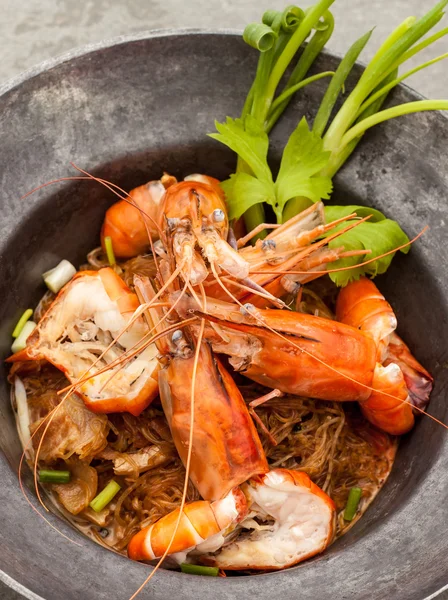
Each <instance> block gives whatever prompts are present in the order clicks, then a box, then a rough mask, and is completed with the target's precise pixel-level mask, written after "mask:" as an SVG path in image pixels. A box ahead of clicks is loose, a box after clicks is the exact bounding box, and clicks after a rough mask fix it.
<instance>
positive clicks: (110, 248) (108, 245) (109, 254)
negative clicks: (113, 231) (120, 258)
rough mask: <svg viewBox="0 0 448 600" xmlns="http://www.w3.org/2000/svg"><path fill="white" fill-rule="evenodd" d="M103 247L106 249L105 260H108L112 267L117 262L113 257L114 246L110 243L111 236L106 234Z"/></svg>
mask: <svg viewBox="0 0 448 600" xmlns="http://www.w3.org/2000/svg"><path fill="white" fill-rule="evenodd" d="M104 247H105V249H106V255H107V260H108V262H109V264H110V266H111V267H113V266H114V265H116V264H117V261H116V259H115V254H114V247H113V245H112V238H111V237H110V236H109V235H107V236H106V237H105V238H104Z"/></svg>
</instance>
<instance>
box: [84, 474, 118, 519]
mask: <svg viewBox="0 0 448 600" xmlns="http://www.w3.org/2000/svg"><path fill="white" fill-rule="evenodd" d="M120 490H121V485H120V484H118V483H117V482H116V481H115V480H114V479H112V480H111V481H109V483H108V484H107V485H106V487H105V488H104V490H103V491H102V492H100V493H99V494H98V495H97V496H95V498H94V499H93V500H92V502H91V503H90V504H89V506H90V508H92V509H93V510H94V511H95V512H101V511H102V510H103V508H105V507H106V506H107V505H108V504H109V502H110V501H111V500H113V498H114V497H115V496H116V494H118V492H119V491H120Z"/></svg>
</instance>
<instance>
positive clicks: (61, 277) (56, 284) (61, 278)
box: [42, 259, 76, 294]
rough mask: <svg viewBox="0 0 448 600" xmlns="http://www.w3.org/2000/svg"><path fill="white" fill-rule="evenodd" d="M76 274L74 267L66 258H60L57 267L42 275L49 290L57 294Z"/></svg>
mask: <svg viewBox="0 0 448 600" xmlns="http://www.w3.org/2000/svg"><path fill="white" fill-rule="evenodd" d="M75 274H76V269H75V267H74V266H73V265H72V263H71V262H69V261H68V260H65V259H64V260H61V262H60V263H59V264H58V266H57V267H55V268H54V269H50V270H49V271H47V272H46V273H44V274H43V275H42V277H43V278H44V281H45V283H46V284H47V287H48V289H49V290H51V291H52V292H53V293H55V294H57V293H58V292H59V290H60V289H62V288H63V287H64V285H65V284H66V283H68V282H69V281H70V279H71V278H72V277H73V276H74V275H75Z"/></svg>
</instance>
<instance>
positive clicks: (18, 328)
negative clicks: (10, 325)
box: [12, 308, 33, 338]
mask: <svg viewBox="0 0 448 600" xmlns="http://www.w3.org/2000/svg"><path fill="white" fill-rule="evenodd" d="M32 314H33V310H32V309H31V308H27V309H26V311H25V312H24V313H23V315H22V316H21V317H20V319H19V320H18V321H17V325H16V326H15V327H14V331H13V332H12V337H13V338H17V337H19V335H20V332H21V331H22V329H23V328H24V326H25V323H26V322H27V321H28V319H29V318H30V317H31V316H32Z"/></svg>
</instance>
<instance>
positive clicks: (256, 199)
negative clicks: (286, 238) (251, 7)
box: [211, 0, 448, 285]
mask: <svg viewBox="0 0 448 600" xmlns="http://www.w3.org/2000/svg"><path fill="white" fill-rule="evenodd" d="M333 1H334V0H319V1H318V2H317V4H316V5H315V6H313V7H311V8H309V9H308V10H307V11H306V12H305V13H304V14H302V13H301V12H300V10H296V11H293V12H292V14H293V18H292V19H291V30H290V29H288V28H285V26H284V24H283V21H284V19H283V20H282V18H281V17H282V13H279V12H278V11H268V12H267V13H265V14H264V16H263V27H270V28H271V29H272V31H273V32H274V36H276V37H275V40H274V43H273V45H272V47H270V48H263V49H261V48H260V47H259V46H257V45H253V46H254V47H256V48H258V50H260V56H259V61H258V67H257V71H256V74H255V79H254V82H253V84H252V86H251V88H250V90H249V93H248V96H247V98H246V101H245V103H244V107H243V111H242V114H241V117H240V118H239V119H232V118H230V117H227V119H226V122H225V123H216V129H217V132H218V133H214V134H211V137H212V138H214V139H216V140H218V141H219V142H221V143H222V144H225V145H226V146H228V147H229V148H230V149H231V150H233V151H234V152H235V153H236V154H237V157H238V160H237V166H236V171H235V173H234V174H232V175H231V176H230V178H229V179H228V180H227V181H224V182H223V184H222V187H223V190H224V192H225V194H226V199H227V204H228V209H229V217H230V218H231V219H238V218H239V217H241V216H243V217H244V220H245V223H246V228H247V229H248V230H252V229H254V228H255V227H257V226H259V225H260V224H261V223H264V222H266V217H265V208H266V206H267V205H270V207H271V208H270V209H269V210H270V212H271V213H272V212H274V214H275V217H276V220H277V223H284V222H285V221H287V220H288V219H290V218H291V217H293V216H295V215H296V214H297V213H298V212H301V211H302V210H304V209H306V208H307V207H308V206H310V205H311V204H312V203H313V202H316V201H318V200H326V199H329V197H330V193H331V190H332V179H333V177H334V176H335V175H336V173H337V172H338V171H339V169H340V168H341V167H342V166H343V165H344V163H345V162H346V161H347V159H348V158H349V156H350V155H351V154H352V152H353V151H354V150H355V148H356V146H357V145H358V143H359V141H360V140H361V139H362V137H363V135H364V133H365V132H366V131H367V130H368V129H370V128H371V127H374V126H376V125H378V124H380V123H383V122H384V121H388V120H390V119H394V118H396V117H401V116H404V115H408V114H412V113H416V112H423V111H428V110H430V111H433V110H448V100H420V101H416V102H408V103H403V104H399V105H397V106H392V107H390V108H386V109H382V106H383V103H384V102H385V100H386V98H387V95H388V93H389V92H390V91H391V90H392V89H393V88H394V87H395V86H397V85H398V84H399V83H400V82H402V81H404V80H405V79H407V78H408V77H409V76H411V75H412V74H413V73H416V72H418V71H420V70H422V69H424V68H426V67H429V66H430V65H433V64H436V63H438V62H439V61H441V60H444V59H446V58H448V53H445V54H442V55H440V56H437V57H435V58H433V59H431V60H427V61H426V62H424V63H422V64H420V65H419V66H417V67H414V68H412V69H410V70H408V71H407V72H405V73H404V74H400V75H399V74H398V69H399V67H401V65H403V64H404V63H405V62H406V61H408V60H409V59H410V58H411V57H413V56H415V55H416V54H418V53H419V52H421V51H422V50H423V49H425V48H427V47H428V46H430V45H431V44H433V43H434V42H435V41H437V40H438V39H440V38H441V37H443V36H445V35H448V28H445V29H443V30H442V31H440V32H437V33H436V34H433V35H430V36H429V37H427V38H425V39H423V40H422V38H423V37H424V36H425V35H426V34H427V33H429V32H430V31H431V29H432V28H433V27H434V26H435V25H437V23H438V22H439V21H440V20H441V19H442V17H443V14H444V12H443V11H444V8H445V7H446V6H447V5H448V0H439V2H438V3H437V4H436V5H435V6H434V8H433V9H432V10H430V11H429V12H428V13H427V14H426V15H424V16H423V17H421V18H420V19H417V18H415V17H409V18H407V19H405V20H404V21H403V22H402V23H401V24H400V25H398V27H396V28H395V29H394V30H393V31H392V32H391V34H390V35H389V36H388V37H387V38H386V39H385V41H384V42H383V43H382V44H381V45H380V47H379V48H378V50H377V52H376V53H375V55H374V56H373V58H372V60H371V61H370V63H369V64H368V65H367V67H366V68H365V70H364V71H363V72H362V74H361V76H360V77H359V78H358V81H357V83H356V85H355V86H354V88H353V90H352V91H351V93H349V94H348V95H347V97H346V99H345V101H344V102H343V103H342V104H341V105H340V106H339V107H338V105H337V101H338V98H339V97H340V95H341V93H344V86H345V81H346V80H348V78H349V77H350V78H352V77H353V69H354V68H355V64H356V61H357V60H358V57H359V55H360V53H361V52H362V50H363V49H364V47H365V46H366V45H367V44H368V43H369V41H370V38H371V33H372V31H368V32H367V33H365V34H364V35H363V36H361V37H360V38H359V39H358V40H357V41H356V42H355V43H354V44H353V45H352V46H351V47H350V48H349V50H348V52H347V54H346V55H345V57H344V58H343V59H342V61H341V62H340V64H339V66H338V68H337V69H336V71H335V73H334V74H332V73H330V72H325V73H318V74H317V75H313V76H312V77H307V76H306V75H307V72H308V70H309V68H310V66H311V64H312V63H313V61H314V60H315V59H316V58H317V56H318V54H319V52H320V51H321V50H322V48H323V46H324V45H325V43H326V41H327V40H328V39H329V37H330V36H331V34H332V32H333V27H334V19H333V17H332V15H331V13H330V12H329V10H328V9H329V8H330V7H331V5H332V3H333ZM292 8H294V7H292ZM288 11H289V12H291V7H289V8H288ZM252 30H255V26H254V25H252ZM252 30H251V31H252ZM258 30H259V31H261V28H259V29H257V31H258ZM312 31H314V34H313V35H312V36H311V37H310V38H309V39H308V44H307V46H306V48H305V49H304V50H303V51H302V52H301V53H300V46H301V44H302V43H303V42H304V41H305V40H306V39H307V38H308V36H310V34H311V32H312ZM249 33H250V31H249ZM246 38H247V35H246V37H245V39H246ZM246 41H247V39H246ZM262 50H263V51H262ZM297 57H298V58H297ZM294 63H295V66H294ZM288 67H290V68H292V75H291V76H290V78H289V80H288V82H287V83H286V86H285V87H284V89H283V90H281V91H280V90H278V89H277V88H278V85H279V83H280V81H281V80H282V78H283V76H284V74H285V71H286V69H287V68H288ZM325 76H331V79H330V83H329V85H328V89H327V91H326V93H325V95H324V97H323V99H322V101H321V103H320V106H319V107H316V108H318V110H317V112H316V116H315V118H314V122H310V123H309V124H308V122H307V121H306V120H305V118H304V117H302V118H301V119H299V124H298V126H296V128H295V130H294V131H293V132H292V134H291V136H290V138H289V141H288V143H287V144H286V147H285V148H284V151H283V157H282V160H281V166H280V170H279V172H278V175H277V177H276V178H274V174H273V173H272V172H271V171H270V168H269V164H268V160H267V157H268V151H269V137H268V134H269V132H270V130H271V128H272V127H273V126H274V124H275V123H276V121H277V119H278V118H279V117H280V116H281V114H282V113H283V111H284V109H285V108H286V106H287V104H288V102H289V101H290V100H291V97H292V96H293V94H294V93H297V92H298V91H299V90H300V89H301V88H303V87H304V86H305V85H309V84H312V83H313V82H314V81H317V79H319V78H322V77H325ZM335 107H338V110H337V111H335V110H334V108H335ZM339 208H343V207H339ZM364 225H365V227H364ZM361 227H362V230H358V231H357V233H356V237H357V238H360V237H363V239H364V241H367V237H368V238H369V240H372V239H373V240H375V241H376V242H377V243H376V250H381V251H380V252H379V253H377V254H378V255H381V254H384V253H386V252H391V254H390V258H389V259H388V262H387V264H386V263H385V262H383V263H382V264H379V263H377V262H376V261H375V262H373V263H369V265H368V269H367V270H366V269H364V267H363V266H361V267H359V269H357V270H356V272H355V271H350V272H347V274H346V276H345V277H343V278H339V279H340V281H339V282H337V284H338V285H345V284H346V283H348V281H350V280H352V279H357V278H359V276H360V275H365V274H369V275H373V276H375V275H376V274H378V273H383V272H384V270H385V269H387V268H388V266H389V263H390V260H391V259H392V257H393V252H392V251H393V248H395V247H396V246H395V245H394V240H395V238H397V237H399V238H400V239H402V240H404V239H405V238H406V236H405V233H404V232H403V231H402V230H401V229H400V227H399V225H398V223H395V222H393V221H389V220H386V219H383V220H382V222H381V223H377V222H375V221H373V220H372V221H370V222H369V223H365V224H363V225H361ZM265 233H266V232H263V233H262V234H259V237H263V234H265ZM351 237H353V235H352V236H351ZM380 237H381V243H378V242H379V239H380ZM255 239H256V238H254V241H255ZM406 239H407V238H406ZM341 241H342V240H338V242H341ZM345 241H347V242H348V240H347V239H346V240H345ZM360 243H361V242H360V241H359V239H358V240H357V241H356V245H357V246H358V245H359V244H360ZM362 245H364V242H363V243H362ZM400 245H401V244H400ZM380 246H381V248H380ZM346 249H353V248H352V247H351V246H350V245H348V247H347V248H346ZM366 249H368V250H371V254H372V256H371V257H369V258H374V257H375V252H374V251H373V249H372V248H371V245H370V241H369V245H368V246H367V247H366ZM350 261H351V264H350V265H347V264H343V263H342V262H339V263H338V264H337V267H343V266H344V267H345V266H352V264H360V263H362V261H363V258H362V256H361V255H359V256H357V257H351V258H350ZM332 279H333V280H334V278H333V277H332ZM335 279H337V277H335ZM342 282H343V283H342Z"/></svg>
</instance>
